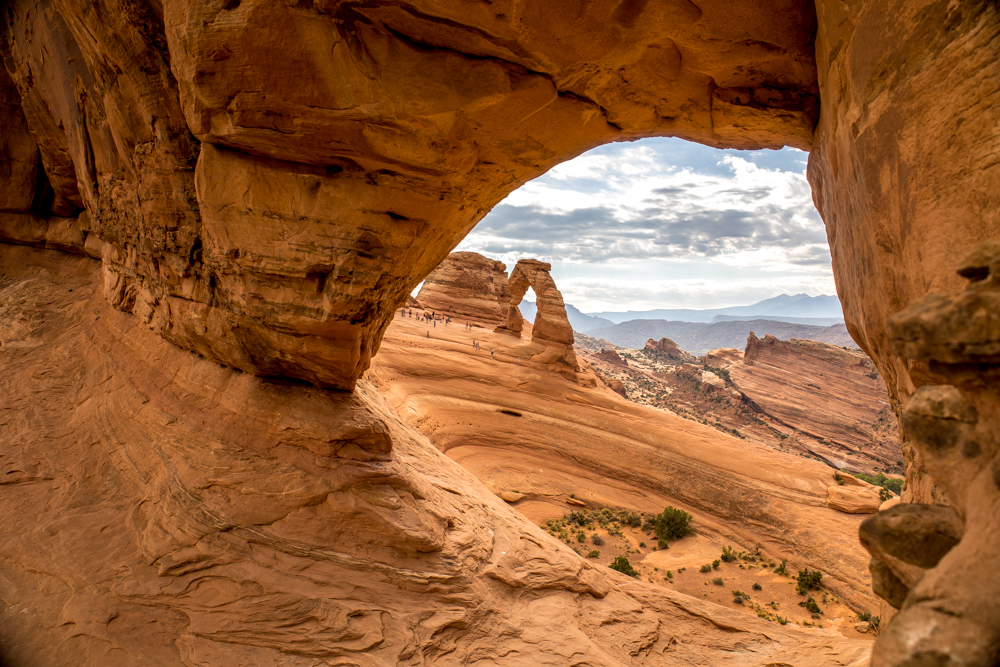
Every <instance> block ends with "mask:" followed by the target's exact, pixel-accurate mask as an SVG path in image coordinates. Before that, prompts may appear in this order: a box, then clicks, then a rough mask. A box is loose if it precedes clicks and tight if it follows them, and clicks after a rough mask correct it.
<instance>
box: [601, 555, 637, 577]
mask: <svg viewBox="0 0 1000 667" xmlns="http://www.w3.org/2000/svg"><path fill="white" fill-rule="evenodd" d="M608 567H610V568H611V569H612V570H617V571H619V572H621V573H622V574H627V575H628V576H630V577H636V578H638V577H639V573H638V572H637V571H636V569H635V568H634V567H632V563H630V562H628V558H625V556H619V557H618V558H615V562H613V563H612V564H611V565H608Z"/></svg>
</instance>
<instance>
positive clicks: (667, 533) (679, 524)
mask: <svg viewBox="0 0 1000 667" xmlns="http://www.w3.org/2000/svg"><path fill="white" fill-rule="evenodd" d="M692 518H693V517H692V516H691V515H690V514H688V513H687V512H685V511H684V510H679V509H675V508H673V507H666V508H664V510H663V511H662V512H660V513H659V514H657V515H656V520H655V522H654V529H655V530H656V536H657V537H658V538H660V539H661V540H679V539H681V538H682V537H687V536H688V535H693V534H694V530H693V529H692V528H691V519H692Z"/></svg>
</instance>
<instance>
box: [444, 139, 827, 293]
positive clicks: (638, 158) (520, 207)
mask: <svg viewBox="0 0 1000 667" xmlns="http://www.w3.org/2000/svg"><path fill="white" fill-rule="evenodd" d="M807 157H808V154H807V153H805V152H803V151H800V150H796V149H793V148H784V149H782V150H780V151H769V150H762V151H737V150H720V149H713V148H709V147H707V146H702V145H699V144H693V143H690V142H686V141H683V140H681V139H664V138H656V139H643V140H640V141H636V142H633V143H616V144H607V145H604V146H600V147H598V148H595V149H593V150H591V151H589V152H587V153H584V154H583V155H580V156H579V157H577V158H574V159H573V160H569V161H567V162H564V163H562V164H559V165H557V166H556V167H555V168H553V169H551V170H550V171H549V172H548V173H546V174H544V175H543V176H541V177H539V178H537V179H535V180H533V181H530V182H529V183H526V184H525V185H523V186H522V187H521V188H519V189H518V190H516V191H514V192H513V193H511V194H510V195H509V196H508V197H507V198H506V199H505V200H504V201H502V202H501V203H500V204H499V205H497V206H496V207H495V208H494V209H493V210H492V211H490V213H489V214H488V215H487V216H486V217H485V218H484V219H483V220H482V221H481V222H480V223H479V224H478V225H477V226H476V228H475V229H473V231H472V232H471V233H470V234H469V236H468V237H466V238H465V239H464V240H463V241H462V243H461V244H460V245H459V246H458V248H457V250H471V251H475V252H479V253H481V254H483V255H486V256H487V257H491V258H494V259H498V260H500V261H503V262H505V263H506V264H507V265H508V269H511V268H513V266H514V264H515V263H516V262H517V260H518V259H521V258H525V257H534V258H537V259H540V260H542V261H546V262H550V263H551V264H552V275H553V278H554V279H555V281H556V284H557V285H558V286H559V289H560V290H561V291H562V293H563V297H564V298H565V300H566V302H567V303H570V304H572V305H574V306H576V307H577V308H579V309H580V310H581V311H583V312H586V313H597V312H622V311H628V310H635V311H645V310H657V309H674V308H689V309H699V310H703V309H713V308H724V307H730V306H744V305H750V304H753V303H756V302H758V301H763V300H765V299H769V298H772V297H775V296H778V295H780V294H792V295H794V294H800V293H804V294H808V295H810V296H819V295H823V294H826V295H836V293H837V292H836V288H835V285H834V282H833V272H832V269H831V266H830V252H829V247H828V245H827V241H826V232H825V229H824V227H823V223H822V221H821V220H820V217H819V214H818V213H817V212H816V209H815V207H814V206H813V203H812V197H811V193H810V189H809V185H808V182H807V181H806V178H805V166H806V159H807Z"/></svg>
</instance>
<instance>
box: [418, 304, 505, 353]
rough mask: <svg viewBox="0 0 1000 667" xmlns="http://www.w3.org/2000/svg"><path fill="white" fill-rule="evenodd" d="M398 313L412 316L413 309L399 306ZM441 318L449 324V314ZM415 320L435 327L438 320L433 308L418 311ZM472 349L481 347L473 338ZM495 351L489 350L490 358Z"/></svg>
mask: <svg viewBox="0 0 1000 667" xmlns="http://www.w3.org/2000/svg"><path fill="white" fill-rule="evenodd" d="M399 315H400V317H409V318H412V317H413V309H412V308H405V307H404V308H400V309H399ZM441 319H442V321H443V322H444V323H445V324H446V325H447V324H451V316H450V315H442V317H441ZM417 320H418V321H421V322H427V321H430V322H433V323H434V326H435V327H436V326H437V320H438V318H437V313H435V312H434V311H433V310H432V311H431V312H430V314H428V313H427V311H424V312H418V313H417ZM473 326H475V325H473V324H472V322H466V323H465V328H466V329H467V330H469V331H471V330H472V327H473ZM427 337H428V338H430V337H431V330H430V329H428V330H427ZM472 349H474V350H477V351H478V350H481V349H483V348H482V346H481V345H480V344H479V341H478V340H476V339H473V340H472ZM495 353H496V351H495V350H490V358H495ZM517 363H521V357H518V358H517Z"/></svg>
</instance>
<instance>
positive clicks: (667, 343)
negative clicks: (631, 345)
mask: <svg viewBox="0 0 1000 667" xmlns="http://www.w3.org/2000/svg"><path fill="white" fill-rule="evenodd" d="M646 349H647V350H653V351H655V352H660V353H661V354H663V355H665V356H666V357H667V358H668V359H683V358H684V357H687V356H689V355H688V354H687V353H686V352H685V351H684V350H682V349H681V348H680V346H678V345H677V343H675V342H674V341H672V340H670V339H669V338H661V339H660V340H654V339H652V338H650V339H649V340H647V341H646Z"/></svg>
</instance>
